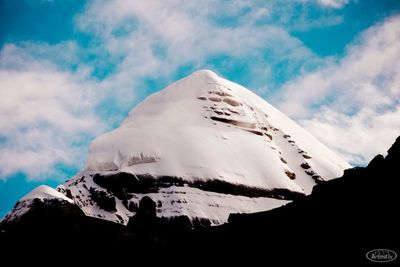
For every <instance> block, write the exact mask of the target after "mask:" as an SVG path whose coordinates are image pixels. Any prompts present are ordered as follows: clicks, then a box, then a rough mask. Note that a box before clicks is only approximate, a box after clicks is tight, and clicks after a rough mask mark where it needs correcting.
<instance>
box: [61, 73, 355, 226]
mask: <svg viewBox="0 0 400 267" xmlns="http://www.w3.org/2000/svg"><path fill="white" fill-rule="evenodd" d="M348 167H350V166H349V165H348V164H347V163H346V162H345V161H344V160H342V159H341V158H340V157H338V156H337V155H336V154H335V153H333V152H332V151H331V150H329V149H328V148H327V147H326V146H324V145H323V144H321V143H320V142H319V141H318V140H317V139H315V138H314V137H313V136H312V135H310V134H309V133H308V132H306V131H305V130H304V129H303V128H301V127H300V126H299V125H298V124H296V123H295V122H294V121H292V120H291V119H289V118H288V117H287V116H285V115H284V114H282V113H281V112H280V111H278V110H277V109H275V108H274V107H273V106H271V105H270V104H269V103H267V102H266V101H265V100H263V99H262V98H260V97H258V96H257V95H256V94H254V93H253V92H251V91H249V90H248V89H246V88H244V87H242V86H240V85H238V84H235V83H233V82H230V81H228V80H226V79H223V78H221V77H219V76H218V75H217V74H215V73H213V72H212V71H208V70H200V71H196V72H194V73H193V74H191V75H189V76H187V77H185V78H183V79H181V80H179V81H177V82H174V83H172V84H171V85H169V86H168V87H166V88H165V89H163V90H161V91H159V92H157V93H155V94H153V95H151V96H149V97H147V98H146V99H145V100H144V101H143V102H141V103H140V104H139V105H137V106H136V107H135V108H134V109H132V111H131V112H130V113H129V116H128V118H126V119H125V120H124V121H123V122H122V124H121V126H120V127H119V128H117V129H115V130H113V131H111V132H109V133H106V134H104V135H102V136H99V137H98V138H96V139H95V140H94V141H93V142H92V143H91V145H90V153H89V157H88V162H87V166H86V168H85V170H83V171H82V172H81V173H80V174H78V175H77V176H75V177H74V178H72V179H71V180H70V181H68V182H67V183H65V184H64V185H61V186H59V187H58V189H59V190H60V191H62V192H63V193H65V195H67V196H70V197H71V199H73V200H74V202H75V204H77V205H79V207H80V208H81V209H82V210H83V211H84V212H85V214H87V215H89V216H93V217H98V218H103V219H106V220H111V221H115V222H119V223H123V224H126V223H127V222H128V220H129V218H130V217H131V216H132V215H134V214H135V213H136V211H137V207H138V204H139V201H140V199H141V198H143V197H144V196H148V197H150V198H151V199H153V200H154V201H155V202H156V203H157V215H158V216H161V217H174V216H188V217H189V218H191V219H193V220H195V219H196V218H200V219H206V220H209V221H210V222H211V223H212V224H221V223H224V222H226V221H227V219H228V216H229V214H230V213H248V212H256V211H262V210H268V209H272V208H275V207H278V206H281V205H283V204H285V203H287V202H288V201H290V200H292V199H293V198H295V197H298V196H299V195H304V194H309V193H310V192H311V190H312V187H313V186H314V185H315V184H317V183H320V182H322V181H324V180H329V179H332V178H335V177H339V176H341V175H342V173H343V170H344V169H346V168H348Z"/></svg>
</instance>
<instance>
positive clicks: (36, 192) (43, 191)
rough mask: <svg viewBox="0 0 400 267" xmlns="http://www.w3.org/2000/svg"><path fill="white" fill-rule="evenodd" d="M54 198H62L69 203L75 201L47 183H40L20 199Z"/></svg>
mask: <svg viewBox="0 0 400 267" xmlns="http://www.w3.org/2000/svg"><path fill="white" fill-rule="evenodd" d="M35 198H38V199H41V200H43V199H54V198H60V199H63V200H66V201H68V202H69V203H73V201H72V200H71V199H69V198H67V197H66V196H65V195H63V194H61V193H60V192H58V191H57V190H55V189H53V188H51V187H49V186H47V185H40V186H38V187H36V188H35V189H33V190H32V191H31V192H29V193H28V194H26V195H25V196H24V197H22V198H21V199H20V201H23V200H31V199H35Z"/></svg>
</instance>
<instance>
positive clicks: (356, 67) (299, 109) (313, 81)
mask: <svg viewBox="0 0 400 267" xmlns="http://www.w3.org/2000/svg"><path fill="white" fill-rule="evenodd" d="M399 55H400V16H396V17H392V18H390V19H388V20H387V21H385V22H384V23H382V24H379V25H376V26H374V27H372V28H370V29H368V30H367V31H365V32H364V33H363V34H362V35H361V36H360V37H359V38H358V40H356V41H355V42H354V43H353V44H352V45H351V46H349V47H348V49H347V55H346V56H345V57H344V58H343V59H341V60H339V61H337V62H334V63H332V64H330V65H329V66H327V67H326V68H323V69H321V70H319V71H316V72H313V73H310V74H307V75H304V76H302V77H301V78H299V79H296V80H294V81H291V82H289V83H288V84H287V85H286V86H285V87H284V90H283V91H282V92H281V94H280V99H279V100H277V102H278V103H280V104H279V107H280V108H281V109H282V110H283V111H284V112H286V113H288V114H289V115H291V116H292V117H294V118H296V119H297V120H299V121H301V123H302V124H303V125H304V126H305V127H306V128H307V129H309V130H310V131H311V132H312V133H313V134H314V135H316V136H317V137H319V138H320V139H321V140H322V141H324V142H325V143H327V144H328V145H329V146H330V147H332V148H334V149H336V150H337V151H339V152H340V153H341V154H342V156H344V157H345V158H346V159H347V160H349V161H351V162H352V163H354V164H364V163H366V162H367V161H368V160H370V159H371V157H373V156H374V155H375V154H377V153H385V149H387V148H388V147H389V146H390V144H391V143H392V142H393V140H394V138H395V137H396V136H398V135H399V134H400V120H399V118H400V62H399V60H398V57H399ZM396 118H397V119H396Z"/></svg>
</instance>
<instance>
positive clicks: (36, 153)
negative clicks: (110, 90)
mask: <svg viewBox="0 0 400 267" xmlns="http://www.w3.org/2000/svg"><path fill="white" fill-rule="evenodd" d="M31 48H32V47H25V48H21V47H16V46H14V45H8V46H5V47H4V48H3V49H2V51H1V54H0V62H1V64H0V166H1V168H0V177H1V178H5V177H6V176H7V175H10V174H12V173H15V172H24V173H26V174H28V176H29V177H30V178H32V179H34V178H46V177H47V178H48V177H49V176H50V175H56V176H58V177H59V178H65V177H62V176H63V175H60V173H59V172H58V171H57V164H63V165H70V166H77V165H81V162H83V161H84V157H85V154H86V153H85V150H86V149H87V148H86V147H82V140H84V139H85V138H90V137H93V136H94V135H96V134H98V133H99V132H100V131H102V127H104V126H103V124H102V121H101V120H99V118H98V117H97V115H96V114H95V112H94V106H95V105H96V103H97V101H95V99H96V98H95V96H94V95H93V87H92V85H91V84H90V82H88V81H87V79H86V77H85V75H81V74H78V73H71V72H66V71H60V70H58V68H57V67H55V66H54V65H53V64H52V63H51V62H49V61H45V60H38V58H35V57H33V56H32V54H35V53H40V51H38V50H35V51H32V50H31ZM58 48H60V47H58ZM51 49H52V48H51ZM47 52H48V51H47ZM65 52H67V50H65Z"/></svg>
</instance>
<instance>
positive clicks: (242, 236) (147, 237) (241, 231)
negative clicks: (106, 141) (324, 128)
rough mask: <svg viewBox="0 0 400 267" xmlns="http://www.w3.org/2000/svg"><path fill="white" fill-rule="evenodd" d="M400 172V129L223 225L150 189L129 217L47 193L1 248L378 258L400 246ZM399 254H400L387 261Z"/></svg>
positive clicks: (115, 255) (130, 259)
mask: <svg viewBox="0 0 400 267" xmlns="http://www.w3.org/2000/svg"><path fill="white" fill-rule="evenodd" d="M399 179H400V138H398V139H397V140H396V143H395V144H394V145H393V146H392V147H391V148H390V150H389V151H388V155H387V156H386V157H385V158H384V157H383V156H381V155H378V156H377V157H375V158H374V159H373V160H372V161H371V162H370V164H369V165H368V166H367V167H365V168H354V169H349V170H346V171H345V174H344V175H343V177H341V178H338V179H334V180H331V181H328V182H324V183H320V184H319V185H317V186H315V187H314V190H313V192H312V194H311V195H309V196H307V197H302V198H298V199H296V200H295V201H293V202H292V203H290V204H288V205H286V206H283V207H280V208H277V209H274V210H270V211H267V212H260V213H253V214H231V216H230V218H229V223H227V224H225V225H222V226H219V227H209V225H207V223H208V222H201V221H198V222H196V221H195V222H190V221H189V220H188V218H187V217H185V216H180V217H176V218H172V219H168V220H167V219H163V218H157V217H156V216H155V208H156V203H154V202H153V201H152V200H151V199H150V198H146V199H145V198H144V199H142V201H141V202H140V205H139V207H138V212H137V214H136V216H134V217H132V218H131V220H130V221H129V224H128V227H126V226H123V225H119V224H115V223H111V222H108V221H104V220H99V219H95V218H89V217H86V216H85V215H84V214H83V213H81V212H79V211H78V210H75V209H74V207H73V206H68V208H66V207H65V205H54V203H42V204H40V205H39V206H38V208H36V209H33V210H32V211H30V213H29V215H26V217H25V218H24V219H23V220H21V221H20V222H19V223H18V224H17V223H15V224H11V225H2V229H1V234H0V254H1V255H2V258H3V259H5V258H6V257H12V258H13V260H14V263H18V261H19V260H26V259H32V260H33V261H34V259H37V257H45V258H48V257H55V258H57V259H59V258H60V257H62V258H63V262H65V263H67V262H71V259H74V257H75V256H77V255H83V258H84V259H86V260H87V261H88V262H90V263H91V264H93V263H104V261H106V260H107V261H110V262H112V263H117V262H118V263H121V264H124V265H125V263H134V262H137V261H138V260H139V259H141V260H144V261H145V262H146V263H151V262H160V261H161V262H164V263H165V264H171V263H172V264H175V265H180V264H182V265H183V263H187V264H189V263H193V262H196V263H202V264H203V265H204V264H211V263H213V264H214V263H215V261H218V262H222V263H224V264H229V263H236V264H238V263H241V262H246V264H247V265H251V264H255V263H258V264H261V265H265V266H281V265H284V264H287V263H290V264H292V266H294V265H293V264H296V265H303V264H309V263H319V264H320V265H319V266H326V265H333V264H335V265H336V266H357V265H363V264H367V265H368V264H374V263H373V262H371V261H369V260H368V259H367V258H366V254H367V253H368V252H369V251H371V250H373V249H382V248H384V249H390V250H391V251H394V252H395V253H397V255H398V256H400V231H399V230H400V229H399V228H400V219H399V216H398V213H399V210H400V208H399V203H400V192H399V190H400V188H399ZM64 204H65V203H64ZM194 224H196V225H194ZM193 226H196V227H193ZM192 228H196V230H192ZM14 254H17V255H25V257H21V258H15V257H14V256H12V255H14ZM29 257H32V258H29ZM187 260H189V261H190V262H188V261H187ZM390 264H399V259H396V260H394V261H392V262H390V263H385V266H386V265H390ZM129 265H132V266H133V265H135V264H129Z"/></svg>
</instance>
